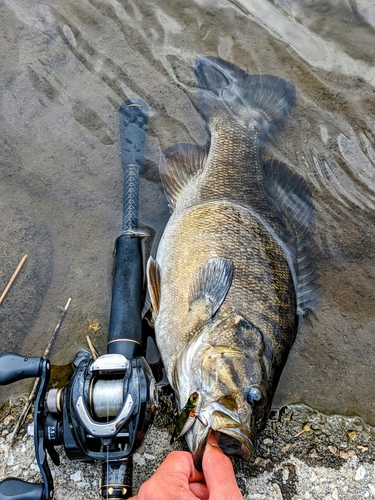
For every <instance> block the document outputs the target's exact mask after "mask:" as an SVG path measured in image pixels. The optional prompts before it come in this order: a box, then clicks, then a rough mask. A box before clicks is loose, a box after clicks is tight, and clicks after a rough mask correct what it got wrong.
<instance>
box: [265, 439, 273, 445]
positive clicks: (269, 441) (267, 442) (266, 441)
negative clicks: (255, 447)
mask: <svg viewBox="0 0 375 500" xmlns="http://www.w3.org/2000/svg"><path fill="white" fill-rule="evenodd" d="M263 444H264V445H265V446H271V444H273V439H270V438H265V439H263Z"/></svg>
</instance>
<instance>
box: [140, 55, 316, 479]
mask: <svg viewBox="0 0 375 500" xmlns="http://www.w3.org/2000/svg"><path fill="white" fill-rule="evenodd" d="M195 75H196V78H197V81H198V86H199V92H200V99H201V111H202V114H203V115H204V117H205V119H206V120H207V123H208V127H209V131H210V143H209V146H208V147H202V146H199V145H194V144H177V145H174V146H170V147H169V148H167V149H166V150H165V151H164V152H163V155H162V161H161V163H160V167H159V170H160V176H161V181H162V184H163V187H164V191H165V194H166V197H167V200H168V203H169V206H170V208H171V212H172V213H171V216H170V218H169V220H168V222H167V224H166V227H165V229H164V232H163V235H162V237H161V239H160V242H159V245H158V249H157V252H156V256H155V257H153V256H150V258H149V259H148V262H147V286H148V293H149V298H150V304H151V306H150V310H151V315H152V321H153V325H154V328H155V337H156V343H157V345H158V348H159V351H160V354H161V358H162V361H163V364H164V368H165V373H166V376H167V378H168V381H169V383H170V385H171V387H172V388H173V390H174V394H175V400H176V404H177V407H178V411H179V412H180V418H179V422H178V426H177V427H176V429H177V431H176V430H175V433H174V435H175V437H176V435H184V436H185V439H186V442H187V445H188V448H189V450H190V451H191V453H192V455H193V458H194V462H195V465H196V467H197V468H198V469H200V468H201V463H202V455H203V451H204V448H205V445H206V442H207V439H208V436H209V434H210V433H211V432H212V433H213V434H214V436H215V437H216V439H217V440H218V443H219V446H220V447H221V449H222V450H223V451H224V453H226V454H227V455H238V456H240V457H242V458H243V459H245V460H249V459H250V458H251V457H252V456H253V454H254V447H255V444H256V440H257V437H258V435H259V433H260V432H261V431H262V429H263V428H264V426H265V424H266V422H267V419H268V415H269V412H270V409H271V405H272V399H273V396H274V393H275V390H276V387H277V384H278V382H279V379H280V375H281V373H282V370H283V367H284V365H285V363H286V360H287V357H288V353H289V351H290V349H291V347H292V345H293V342H294V340H295V337H296V334H297V330H298V322H299V317H300V316H301V315H304V314H306V313H307V312H309V311H310V310H311V309H313V308H314V306H315V305H316V303H317V299H318V293H317V291H316V290H317V288H318V287H319V285H318V284H317V279H318V273H317V267H316V266H315V264H314V263H313V260H312V256H311V250H310V248H309V244H308V229H309V226H310V224H311V221H312V217H313V199H312V194H311V191H310V189H309V187H308V185H307V183H306V181H305V180H304V178H303V177H302V176H300V175H299V174H297V173H295V172H294V171H292V170H291V169H290V168H289V167H288V166H287V165H285V164H284V163H282V162H281V161H279V160H277V159H273V160H269V161H263V159H262V151H263V145H264V142H265V141H266V140H267V138H269V136H270V134H271V132H272V130H273V129H274V126H275V124H276V123H277V122H278V121H279V120H281V119H282V118H283V117H284V116H285V115H287V114H288V112H289V110H290V108H291V107H292V105H293V104H294V101H295V97H296V89H295V87H294V86H293V85H292V84H291V83H288V82H287V81H285V80H283V79H281V78H278V77H276V76H272V75H259V74H257V75H251V74H247V73H245V71H243V70H242V69H240V68H239V67H238V66H236V65H234V64H232V63H230V62H227V61H224V60H222V59H220V58H216V57H212V56H207V57H201V58H199V59H197V61H196V63H195Z"/></svg>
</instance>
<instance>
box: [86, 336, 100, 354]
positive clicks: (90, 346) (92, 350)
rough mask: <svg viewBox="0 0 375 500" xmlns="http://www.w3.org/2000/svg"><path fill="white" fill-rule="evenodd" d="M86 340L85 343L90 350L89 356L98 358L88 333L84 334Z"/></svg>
mask: <svg viewBox="0 0 375 500" xmlns="http://www.w3.org/2000/svg"><path fill="white" fill-rule="evenodd" d="M86 342H87V345H88V346H89V349H90V352H91V356H92V357H93V358H94V359H98V357H99V354H98V352H97V350H96V349H95V347H94V346H93V343H92V342H91V339H90V337H89V336H88V335H86Z"/></svg>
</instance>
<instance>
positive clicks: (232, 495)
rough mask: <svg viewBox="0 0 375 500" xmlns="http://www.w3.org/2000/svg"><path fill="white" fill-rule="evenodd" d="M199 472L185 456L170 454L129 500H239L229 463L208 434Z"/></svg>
mask: <svg viewBox="0 0 375 500" xmlns="http://www.w3.org/2000/svg"><path fill="white" fill-rule="evenodd" d="M202 468H203V473H201V472H199V471H197V469H196V468H195V467H194V462H193V457H192V456H191V454H190V453H189V452H187V451H173V452H172V453H170V454H169V455H168V456H167V458H166V459H165V460H164V462H163V463H162V464H161V465H160V467H159V468H158V469H157V470H156V472H155V474H154V475H153V476H152V477H151V478H150V479H149V480H148V481H146V482H145V483H144V484H142V486H141V488H140V490H139V492H138V495H136V496H135V497H132V499H131V500H243V496H242V494H241V492H240V490H239V488H238V486H237V482H236V478H235V475H234V470H233V466H232V462H231V461H230V459H229V458H228V457H227V456H225V455H224V453H223V452H222V451H221V449H220V447H219V445H218V444H217V441H216V439H215V438H214V436H213V435H212V434H211V435H210V436H209V438H208V442H207V446H206V449H205V452H204V454H203V462H202Z"/></svg>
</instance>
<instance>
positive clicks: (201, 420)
mask: <svg viewBox="0 0 375 500" xmlns="http://www.w3.org/2000/svg"><path fill="white" fill-rule="evenodd" d="M208 411H209V410H202V411H201V412H200V414H199V415H197V418H196V420H195V422H194V425H193V427H192V428H191V429H190V430H189V431H188V432H187V434H186V436H185V438H186V442H187V445H188V447H189V449H190V451H191V453H192V455H193V459H194V464H195V467H196V468H197V470H199V471H201V470H202V459H203V453H204V450H205V448H206V444H207V439H208V436H209V435H210V433H211V432H212V433H213V434H214V436H215V438H216V440H217V442H218V444H219V446H220V448H221V449H222V451H223V452H224V453H225V454H226V455H231V456H234V455H235V456H239V457H240V458H242V459H244V460H249V459H250V458H251V456H252V455H253V452H254V442H253V435H252V432H251V431H250V430H249V429H247V428H246V427H244V426H243V425H242V424H241V423H240V421H239V419H238V418H233V416H232V415H231V416H230V415H228V412H227V411H226V409H224V411H223V410H214V411H212V412H210V416H209V418H208V419H207V416H206V414H207V412H208ZM205 413H206V414H205ZM230 413H232V412H230Z"/></svg>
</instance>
